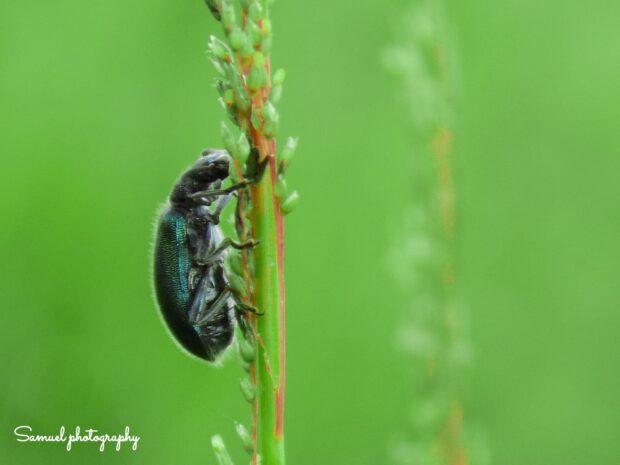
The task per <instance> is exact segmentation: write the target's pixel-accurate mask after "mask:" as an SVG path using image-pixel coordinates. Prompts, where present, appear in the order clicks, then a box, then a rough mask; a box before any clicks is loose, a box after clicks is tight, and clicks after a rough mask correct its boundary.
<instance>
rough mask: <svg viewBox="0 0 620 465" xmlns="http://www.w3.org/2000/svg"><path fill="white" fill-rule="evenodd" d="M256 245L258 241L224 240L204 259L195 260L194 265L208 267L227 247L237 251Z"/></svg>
mask: <svg viewBox="0 0 620 465" xmlns="http://www.w3.org/2000/svg"><path fill="white" fill-rule="evenodd" d="M257 245H258V241H255V240H254V239H250V240H247V241H245V242H235V241H233V240H232V239H229V238H226V239H224V240H223V241H222V242H221V243H220V244H219V245H218V246H217V247H216V248H215V249H213V251H212V252H211V253H210V254H209V255H207V256H206V257H205V258H203V259H201V260H196V263H198V264H199V265H202V266H204V265H209V264H210V263H213V262H214V261H216V260H218V259H219V258H220V257H221V256H222V254H223V253H224V252H225V251H226V249H227V248H228V247H232V248H234V249H237V250H242V249H249V248H253V247H256V246H257Z"/></svg>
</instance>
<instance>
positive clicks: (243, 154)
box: [237, 133, 250, 163]
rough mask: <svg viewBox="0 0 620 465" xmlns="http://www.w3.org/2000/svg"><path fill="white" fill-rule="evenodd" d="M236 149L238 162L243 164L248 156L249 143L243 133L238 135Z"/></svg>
mask: <svg viewBox="0 0 620 465" xmlns="http://www.w3.org/2000/svg"><path fill="white" fill-rule="evenodd" d="M237 147H238V149H239V160H240V161H241V162H243V163H245V162H246V160H247V159H248V156H249V155H250V142H249V141H248V138H247V137H246V135H245V134H244V133H241V134H239V140H238V141H237Z"/></svg>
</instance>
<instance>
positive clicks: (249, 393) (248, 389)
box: [239, 378, 256, 403]
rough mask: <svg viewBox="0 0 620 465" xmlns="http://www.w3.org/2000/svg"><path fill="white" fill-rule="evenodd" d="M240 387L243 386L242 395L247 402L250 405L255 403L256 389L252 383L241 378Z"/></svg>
mask: <svg viewBox="0 0 620 465" xmlns="http://www.w3.org/2000/svg"><path fill="white" fill-rule="evenodd" d="M239 385H240V386H241V393H242V394H243V397H244V398H245V400H247V401H248V402H249V403H252V402H254V399H255V398H256V389H255V388H254V385H253V384H252V381H250V380H249V379H248V378H241V383H240V384H239Z"/></svg>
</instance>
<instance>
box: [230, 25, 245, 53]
mask: <svg viewBox="0 0 620 465" xmlns="http://www.w3.org/2000/svg"><path fill="white" fill-rule="evenodd" d="M247 40H248V38H247V36H246V35H245V32H243V30H241V28H240V27H235V28H234V29H233V30H232V32H231V33H230V46H231V47H232V49H233V50H235V51H239V50H241V49H242V48H244V46H245V42H246V41H247Z"/></svg>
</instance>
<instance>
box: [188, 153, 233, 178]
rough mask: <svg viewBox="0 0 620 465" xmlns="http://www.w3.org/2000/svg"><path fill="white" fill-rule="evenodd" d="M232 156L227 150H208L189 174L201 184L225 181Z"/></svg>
mask: <svg viewBox="0 0 620 465" xmlns="http://www.w3.org/2000/svg"><path fill="white" fill-rule="evenodd" d="M229 167H230V156H229V155H228V152H226V151H225V150H217V149H207V150H205V151H204V152H202V155H201V156H200V157H199V158H198V160H196V163H194V166H192V168H191V169H190V170H189V171H188V172H187V175H189V176H190V177H191V178H192V179H193V180H194V181H196V182H197V183H199V184H210V183H212V182H216V181H223V180H224V179H226V178H227V177H228V169H229Z"/></svg>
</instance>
